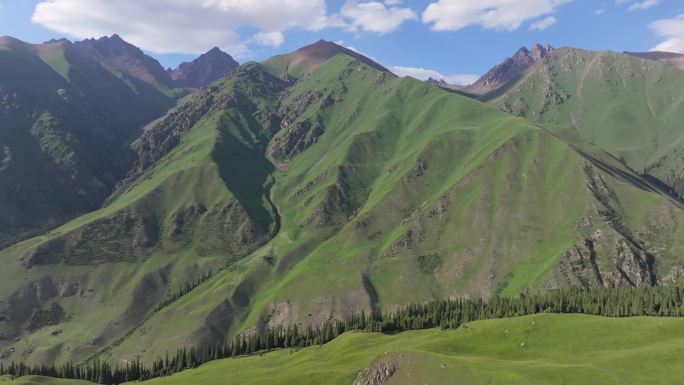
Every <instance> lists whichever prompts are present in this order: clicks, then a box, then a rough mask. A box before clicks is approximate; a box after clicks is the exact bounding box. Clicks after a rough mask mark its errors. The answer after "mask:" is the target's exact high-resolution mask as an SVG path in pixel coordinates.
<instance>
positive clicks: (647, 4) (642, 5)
mask: <svg viewBox="0 0 684 385" xmlns="http://www.w3.org/2000/svg"><path fill="white" fill-rule="evenodd" d="M658 4H660V0H644V1H640V2H636V3H634V4H632V5H630V6H629V8H628V10H630V11H633V10H635V9H649V8H651V7H655V6H656V5H658Z"/></svg>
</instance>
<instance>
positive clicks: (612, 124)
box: [492, 48, 684, 194]
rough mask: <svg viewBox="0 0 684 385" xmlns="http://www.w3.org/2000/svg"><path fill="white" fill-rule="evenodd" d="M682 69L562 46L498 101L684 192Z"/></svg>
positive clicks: (508, 110) (511, 110)
mask: <svg viewBox="0 0 684 385" xmlns="http://www.w3.org/2000/svg"><path fill="white" fill-rule="evenodd" d="M682 87H684V72H683V71H681V70H679V69H675V68H673V67H671V66H669V65H666V64H661V63H657V62H654V61H650V60H642V59H639V58H635V57H633V56H629V55H625V54H619V53H614V52H590V51H583V50H579V49H571V48H562V49H558V50H556V51H553V52H552V53H550V54H549V55H548V56H547V57H546V58H545V59H544V60H542V61H540V62H538V63H537V64H536V65H535V66H534V67H532V68H531V69H530V70H528V72H527V74H526V75H525V76H523V77H521V78H520V79H518V80H517V81H515V82H514V83H513V84H511V85H508V86H507V90H506V91H505V93H503V95H502V96H499V97H498V98H496V99H494V100H493V101H492V102H493V103H495V104H497V105H498V106H500V107H501V108H502V109H503V110H504V111H507V112H511V113H513V114H515V115H518V116H524V117H526V118H528V119H531V120H534V121H538V122H541V123H547V124H548V123H551V124H558V125H564V126H566V127H569V128H571V130H572V131H571V135H572V134H574V135H579V136H580V137H581V138H583V139H584V140H585V141H587V142H589V143H593V144H595V145H597V146H599V147H600V148H603V149H605V150H606V151H608V152H609V153H611V154H612V155H613V156H615V157H616V158H618V159H620V160H621V161H623V162H624V163H625V164H626V165H627V166H629V167H631V168H632V169H634V170H636V171H637V172H639V173H646V174H649V175H652V176H654V177H656V178H658V179H660V180H661V181H662V182H664V183H666V184H667V185H668V186H670V187H671V188H672V189H673V190H674V192H675V193H676V194H682V192H684V187H683V185H682V168H683V166H684V157H683V156H682V154H683V153H684V150H682V145H683V144H684V139H683V138H684V136H683V133H682V131H681V129H680V128H681V122H682V121H683V120H684V95H682V92H681V90H682Z"/></svg>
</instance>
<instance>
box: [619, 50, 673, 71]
mask: <svg viewBox="0 0 684 385" xmlns="http://www.w3.org/2000/svg"><path fill="white" fill-rule="evenodd" d="M623 53H624V54H626V55H630V56H635V57H638V58H641V59H648V60H654V61H658V62H661V63H665V64H669V65H671V66H673V67H675V68H679V69H680V70H684V54H680V53H673V52H661V51H651V52H627V51H625V52H623Z"/></svg>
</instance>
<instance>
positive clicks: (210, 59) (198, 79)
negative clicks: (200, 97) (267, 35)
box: [168, 47, 240, 88]
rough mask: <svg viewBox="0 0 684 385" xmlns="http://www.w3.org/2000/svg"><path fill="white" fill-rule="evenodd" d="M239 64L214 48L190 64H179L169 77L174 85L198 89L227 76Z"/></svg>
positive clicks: (170, 72)
mask: <svg viewBox="0 0 684 385" xmlns="http://www.w3.org/2000/svg"><path fill="white" fill-rule="evenodd" d="M239 65H240V64H239V63H238V62H236V61H235V60H234V59H233V57H232V56H230V55H229V54H227V53H225V52H223V51H221V49H219V48H218V47H214V48H212V49H210V50H209V51H207V52H205V53H203V54H202V55H200V56H199V57H197V58H196V59H195V60H193V61H191V62H185V63H181V64H180V65H179V66H178V67H177V68H176V69H174V70H170V71H168V72H169V75H170V76H171V79H173V80H174V81H176V83H178V84H180V85H182V86H184V87H190V88H199V87H203V86H206V85H207V84H209V83H211V82H213V81H215V80H217V79H219V78H221V77H223V76H225V75H227V74H228V73H230V72H232V71H233V70H234V69H235V68H237V67H238V66H239Z"/></svg>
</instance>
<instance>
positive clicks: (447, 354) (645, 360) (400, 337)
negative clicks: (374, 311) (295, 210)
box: [149, 314, 684, 385]
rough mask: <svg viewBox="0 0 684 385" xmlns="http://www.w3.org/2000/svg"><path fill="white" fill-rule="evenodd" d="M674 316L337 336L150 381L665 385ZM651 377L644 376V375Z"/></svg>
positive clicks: (550, 318)
mask: <svg viewBox="0 0 684 385" xmlns="http://www.w3.org/2000/svg"><path fill="white" fill-rule="evenodd" d="M683 322H684V321H682V320H681V319H661V318H632V319H610V318H601V317H591V316H580V315H552V314H543V315H537V316H529V317H520V318H511V319H501V320H491V321H478V322H472V323H469V324H466V325H464V326H463V327H461V328H459V329H457V330H454V331H441V330H434V329H433V330H425V331H416V332H405V333H400V334H397V335H391V336H388V335H381V334H365V333H347V334H344V335H342V336H340V337H338V338H337V339H335V340H334V341H332V342H331V343H329V344H326V345H324V346H322V347H312V348H307V349H303V350H302V351H298V352H294V353H293V352H290V351H277V352H273V353H267V354H265V355H263V356H254V357H246V358H238V359H226V360H220V361H214V362H211V363H209V364H205V365H203V366H201V367H200V368H198V369H195V370H188V371H185V372H182V373H179V374H176V375H174V376H171V377H168V378H159V379H156V380H151V381H149V384H150V385H154V384H190V383H202V384H241V385H243V384H244V385H246V384H252V383H253V384H259V383H262V382H263V381H264V379H268V382H269V384H302V385H304V384H317V385H322V384H331V385H332V384H336V385H337V384H352V383H355V379H356V380H357V382H356V383H359V384H361V383H364V382H358V380H359V379H361V378H362V376H358V373H359V372H360V371H362V369H364V368H373V367H382V366H384V367H386V368H392V371H393V373H392V375H391V377H390V378H389V380H388V381H386V382H384V383H385V384H388V385H389V384H397V385H398V384H416V383H420V384H423V383H427V384H453V383H454V381H456V383H463V384H472V385H475V384H582V385H586V384H602V385H605V384H672V383H676V382H677V381H678V379H679V378H681V376H682V375H684V369H683V368H682V367H681V365H679V362H678V359H677V358H676V357H677V352H678V351H679V350H680V346H681V345H682V343H684V334H683V333H682V330H684V329H683V328H682V326H684V324H683ZM656 367H657V368H658V370H652V369H653V368H656Z"/></svg>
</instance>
